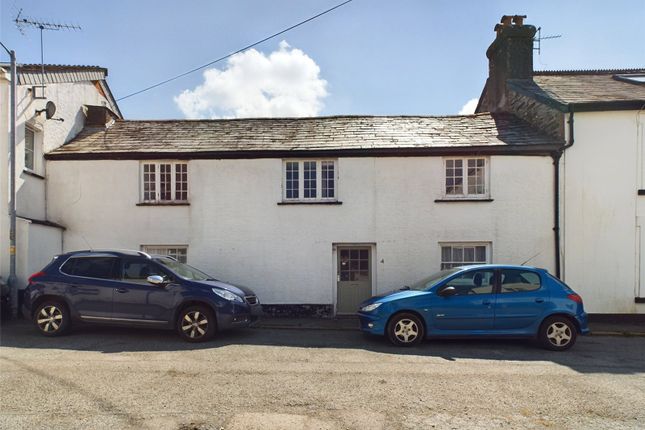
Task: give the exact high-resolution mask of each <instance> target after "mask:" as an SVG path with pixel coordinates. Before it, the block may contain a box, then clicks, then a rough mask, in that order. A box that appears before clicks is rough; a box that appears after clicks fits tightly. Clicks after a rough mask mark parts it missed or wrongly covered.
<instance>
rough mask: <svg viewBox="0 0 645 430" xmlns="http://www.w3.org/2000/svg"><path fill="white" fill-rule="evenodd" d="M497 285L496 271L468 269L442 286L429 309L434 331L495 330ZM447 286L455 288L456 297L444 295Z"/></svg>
mask: <svg viewBox="0 0 645 430" xmlns="http://www.w3.org/2000/svg"><path fill="white" fill-rule="evenodd" d="M494 285H495V272H494V270H492V269H474V270H469V271H467V272H465V273H462V274H461V275H459V276H457V277H455V278H452V279H450V280H448V281H446V282H445V283H443V284H442V285H440V286H439V287H438V288H437V289H436V292H437V294H435V297H434V299H433V302H432V305H431V306H430V312H431V313H432V322H433V327H434V329H438V330H458V331H461V332H466V331H468V330H486V331H487V330H492V329H493V323H494V319H495V291H494ZM446 287H453V288H454V289H455V293H454V295H450V296H447V295H446V296H444V295H442V293H441V292H442V290H444V289H445V288H446ZM464 334H466V333H464Z"/></svg>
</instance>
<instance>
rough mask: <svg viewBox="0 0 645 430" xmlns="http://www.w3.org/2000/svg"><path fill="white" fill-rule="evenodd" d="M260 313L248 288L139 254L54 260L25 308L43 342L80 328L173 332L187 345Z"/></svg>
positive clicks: (35, 282) (38, 276)
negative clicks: (75, 324) (104, 326)
mask: <svg viewBox="0 0 645 430" xmlns="http://www.w3.org/2000/svg"><path fill="white" fill-rule="evenodd" d="M261 311H262V308H261V306H260V302H259V300H258V298H257V296H256V295H255V293H254V292H253V291H251V290H250V289H248V288H245V287H241V286H235V285H231V284H229V283H226V282H222V281H218V280H217V279H214V278H213V277H211V276H209V275H207V274H205V273H204V272H201V271H199V270H197V269H195V268H194V267H191V266H188V265H186V264H183V263H180V262H179V261H177V260H175V259H174V258H171V257H166V256H150V255H148V254H146V253H143V252H140V251H77V252H71V253H68V254H63V255H59V256H57V257H55V258H54V260H53V261H52V262H51V263H50V264H48V265H47V267H45V268H44V269H43V270H42V271H40V272H38V273H35V274H34V275H32V276H31V277H30V278H29V285H28V287H27V289H26V290H25V296H24V306H23V313H25V316H27V317H28V318H30V319H32V320H33V321H34V323H35V324H36V327H38V330H40V332H41V333H42V334H44V335H45V336H57V335H60V334H63V333H65V332H66V331H67V330H69V328H70V326H71V324H72V323H73V322H85V323H101V324H114V325H122V326H138V327H155V328H164V329H175V330H177V332H178V333H179V335H180V336H181V337H182V338H184V339H185V340H187V341H189V342H201V341H205V340H208V339H210V338H211V337H213V335H214V334H215V333H216V332H217V331H222V330H227V329H230V328H233V327H244V326H248V325H249V324H251V322H253V321H254V320H256V319H257V318H258V316H259V315H260V313H261Z"/></svg>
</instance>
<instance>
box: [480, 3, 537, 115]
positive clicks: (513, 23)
mask: <svg viewBox="0 0 645 430" xmlns="http://www.w3.org/2000/svg"><path fill="white" fill-rule="evenodd" d="M524 18H526V15H504V16H502V19H501V20H500V23H499V24H497V25H496V26H495V32H496V33H497V37H496V38H495V40H494V41H493V43H492V44H491V45H490V47H489V48H488V50H487V51H486V56H487V57H488V60H489V63H488V81H487V84H486V85H487V96H486V98H487V101H486V104H487V109H488V111H489V112H497V111H503V110H504V109H505V106H506V81H507V80H508V79H528V80H530V79H533V37H534V36H535V33H536V31H537V30H536V28H535V27H534V26H532V25H524Z"/></svg>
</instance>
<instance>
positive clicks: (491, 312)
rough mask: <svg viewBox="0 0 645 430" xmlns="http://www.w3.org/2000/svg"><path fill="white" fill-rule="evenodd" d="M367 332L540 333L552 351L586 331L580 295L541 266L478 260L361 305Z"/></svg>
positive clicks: (405, 339) (399, 338)
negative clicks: (480, 261) (485, 262)
mask: <svg viewBox="0 0 645 430" xmlns="http://www.w3.org/2000/svg"><path fill="white" fill-rule="evenodd" d="M358 315H359V317H360V320H361V329H362V330H363V331H365V332H368V333H372V334H377V335H386V336H387V337H388V338H389V339H390V341H391V342H392V343H394V344H395V345H401V346H411V345H415V344H418V343H419V342H421V341H422V340H423V339H424V338H427V337H441V336H445V337H460V336H466V337H479V336H489V337H526V338H537V339H538V340H539V341H540V342H541V344H542V345H543V346H544V347H545V348H547V349H551V350H556V351H560V350H565V349H568V348H570V347H572V346H573V344H574V343H575V341H576V337H577V335H578V334H583V335H584V334H588V333H589V328H588V327H587V314H586V313H585V311H584V307H583V305H582V298H581V297H580V296H579V295H578V294H576V293H575V292H574V291H573V290H572V289H571V288H569V287H568V286H567V285H566V284H564V283H563V282H562V281H560V280H559V279H557V278H555V277H554V276H552V275H550V274H549V273H548V272H547V271H546V270H544V269H536V268H532V267H525V266H507V265H476V266H464V267H457V268H452V269H447V270H442V271H440V272H437V273H435V274H434V275H432V276H430V277H428V278H426V279H423V280H421V281H419V282H417V283H415V284H414V285H411V286H409V287H403V288H402V289H400V290H397V291H393V292H390V293H387V294H383V295H380V296H376V297H372V298H371V299H369V300H367V301H365V302H363V303H362V304H361V305H360V309H359V311H358Z"/></svg>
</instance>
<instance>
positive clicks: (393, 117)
mask: <svg viewBox="0 0 645 430" xmlns="http://www.w3.org/2000/svg"><path fill="white" fill-rule="evenodd" d="M495 115H496V116H505V115H510V114H508V113H497V114H495ZM484 116H491V114H490V113H489V112H482V113H476V114H462V115H458V114H455V115H323V116H302V117H250V118H212V119H208V118H198V119H188V118H165V119H119V120H117V121H116V122H129V123H135V122H141V123H143V122H168V123H172V122H186V123H199V122H204V123H211V122H226V121H231V122H243V121H280V120H284V121H306V120H334V119H361V118H365V119H368V118H376V119H406V118H407V119H431V118H454V119H461V118H476V117H484Z"/></svg>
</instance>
